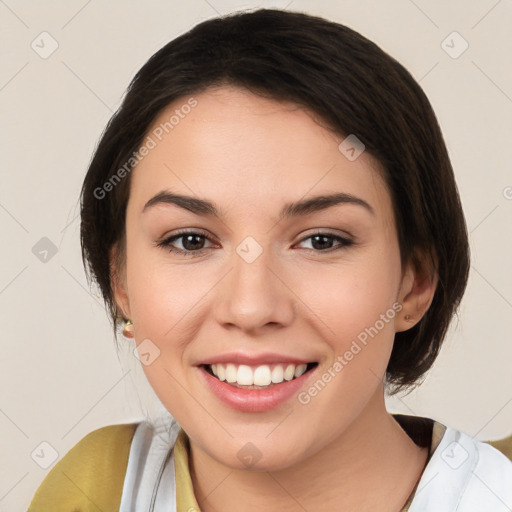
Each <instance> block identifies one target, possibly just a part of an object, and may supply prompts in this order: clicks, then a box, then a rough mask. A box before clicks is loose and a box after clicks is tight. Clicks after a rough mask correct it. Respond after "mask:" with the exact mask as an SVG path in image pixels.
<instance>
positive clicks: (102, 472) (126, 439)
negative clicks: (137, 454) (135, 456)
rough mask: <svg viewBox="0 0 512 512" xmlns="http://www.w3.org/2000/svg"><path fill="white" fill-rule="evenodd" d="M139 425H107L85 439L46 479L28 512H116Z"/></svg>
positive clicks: (71, 450)
mask: <svg viewBox="0 0 512 512" xmlns="http://www.w3.org/2000/svg"><path fill="white" fill-rule="evenodd" d="M137 425H138V423H127V424H119V425H108V426H105V427H101V428H98V429H96V430H94V431H92V432H90V433H89V434H87V435H86V436H85V437H83V438H82V439H81V440H80V441H79V442H78V443H77V444H76V445H75V446H73V448H71V449H70V450H69V451H68V452H67V453H66V454H65V455H64V457H62V459H61V460H60V461H59V462H57V464H56V465H55V466H54V467H53V468H52V470H51V471H50V472H49V473H48V474H47V475H46V477H45V479H44V480H43V482H42V483H41V485H40V486H39V488H38V489H37V491H36V493H35V494H34V497H33V498H32V502H31V503H30V506H29V509H28V512H47V511H54V510H73V511H77V512H78V511H82V510H90V509H91V506H93V508H94V509H95V510H96V509H100V510H117V509H118V507H119V502H120V499H121V494H122V487H123V481H124V477H125V472H126V466H127V463H128V456H129V452H130V445H131V442H132V438H133V435H134V433H135V430H136V428H137Z"/></svg>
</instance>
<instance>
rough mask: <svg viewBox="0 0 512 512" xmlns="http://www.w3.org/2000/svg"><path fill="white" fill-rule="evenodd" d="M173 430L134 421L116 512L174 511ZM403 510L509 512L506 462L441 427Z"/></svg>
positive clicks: (511, 471) (171, 424) (166, 424)
mask: <svg viewBox="0 0 512 512" xmlns="http://www.w3.org/2000/svg"><path fill="white" fill-rule="evenodd" d="M179 430H180V426H179V425H178V423H177V422H176V421H175V420H174V419H173V418H172V417H171V416H167V417H166V416H163V417H161V418H159V419H158V420H156V421H155V422H154V424H151V423H149V422H145V421H143V422H141V423H139V425H138V426H137V428H136V430H135V433H134V436H133V440H132V444H131V447H130V453H129V457H128V465H127V469H126V476H125V480H124V485H123V493H122V497H121V506H120V509H119V512H137V511H140V510H144V511H148V512H176V476H175V475H176V474H175V467H174V450H173V448H174V444H175V443H176V439H177V437H178V433H179ZM190 512H196V511H190ZM409 512H512V461H510V460H509V459H508V458H507V457H506V456H505V455H504V454H503V453H501V452H500V451H499V450H497V449H496V448H494V447H493V446H491V445H489V444H486V443H484V442H482V441H478V440H476V439H473V438H472V437H470V436H469V435H467V434H465V433H463V432H461V431H459V430H455V429H452V428H450V427H446V430H445V432H444V435H443V437H442V439H441V441H440V443H439V444H438V446H437V448H436V449H435V451H434V452H433V454H432V456H431V458H430V460H429V462H428V464H427V466H426V467H425V470H424V471H423V474H422V476H421V479H420V481H419V483H418V487H417V489H416V492H415V494H414V498H413V501H412V503H411V505H410V507H409Z"/></svg>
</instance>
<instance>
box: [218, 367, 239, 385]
mask: <svg viewBox="0 0 512 512" xmlns="http://www.w3.org/2000/svg"><path fill="white" fill-rule="evenodd" d="M217 366H218V365H217ZM236 375H237V373H236V366H235V365H234V364H228V365H227V366H226V380H227V381H228V382H236Z"/></svg>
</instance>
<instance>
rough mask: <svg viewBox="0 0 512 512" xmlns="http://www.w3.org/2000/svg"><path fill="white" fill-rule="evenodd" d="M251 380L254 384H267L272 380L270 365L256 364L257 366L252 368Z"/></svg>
mask: <svg viewBox="0 0 512 512" xmlns="http://www.w3.org/2000/svg"><path fill="white" fill-rule="evenodd" d="M253 381H254V382H253V384H254V385H255V386H268V385H269V384H270V383H271V382H272V375H271V373H270V366H267V365H266V364H265V365H263V366H258V368H256V370H254V376H253Z"/></svg>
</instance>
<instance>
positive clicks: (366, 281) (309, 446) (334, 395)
mask: <svg viewBox="0 0 512 512" xmlns="http://www.w3.org/2000/svg"><path fill="white" fill-rule="evenodd" d="M194 97H195V99H196V100H197V106H196V107H195V108H193V109H191V112H190V113H189V114H188V115H186V116H184V118H183V119H180V122H179V124H177V125H176V126H174V128H173V129H172V131H169V133H168V134H167V135H166V136H165V137H164V138H163V139H162V141H160V142H159V143H158V144H157V146H156V147H155V148H154V149H152V150H151V151H150V152H149V154H148V155H147V156H146V157H145V158H144V159H143V160H142V161H141V162H140V163H139V164H137V166H136V168H135V169H134V170H133V171H132V176H131V180H132V182H131V190H130V198H129V202H128V205H127V214H126V256H127V259H126V265H124V266H123V267H122V268H121V269H117V274H115V275H114V283H113V284H114V295H115V298H116V302H117V304H118V306H119V307H120V308H121V309H122V311H123V312H124V314H125V315H126V317H127V318H130V319H131V320H132V321H133V324H134V335H135V340H136V343H137V344H139V343H141V342H142V340H144V339H146V338H149V339H150V340H151V342H152V343H154V345H156V346H157V347H158V349H159V350H160V355H159V356H158V357H157V358H156V359H155V360H154V361H153V362H152V363H151V364H150V365H147V366H143V368H144V371H145V374H146V376H147V378H148V380H149V382H150V384H151V386H152V387H153V389H154V390H155V392H156V394H157V395H158V397H159V398H160V400H161V401H162V403H163V404H164V405H165V406H166V407H167V409H168V410H169V411H170V413H171V414H172V415H173V416H174V417H175V418H176V420H177V421H178V423H179V424H180V425H181V426H182V428H183V429H184V430H185V432H186V433H187V435H188V436H189V439H190V459H189V467H190V472H191V478H192V483H193V487H194V493H195V495H196V498H197V500H198V503H199V505H200V507H201V510H202V511H204V512H210V511H217V512H220V511H223V512H231V511H235V510H236V511H239V510H240V503H243V504H244V506H243V510H244V511H260V510H281V511H285V512H286V511H299V510H300V511H303V510H358V511H366V510H368V511H370V510H371V511H372V512H373V511H374V510H386V511H399V510H401V508H402V506H403V505H404V503H405V502H406V500H407V498H408V496H409V494H410V493H411V491H412V490H413V488H414V486H415V484H416V483H417V481H418V479H419V477H420V476H421V473H422V471H423V468H424V465H425V462H426V457H427V450H426V449H422V448H420V447H418V446H417V445H415V444H414V443H413V441H412V440H411V439H410V438H409V437H408V436H407V434H406V433H405V432H404V431H403V430H402V429H401V427H400V426H399V425H398V423H397V422H396V421H395V420H394V419H393V418H392V416H391V415H390V414H389V413H388V412H387V411H386V408H385V403H384V386H383V378H384V375H385V370H386V366H387V363H388V360H389V357H390V354H391V349H392V347H393V339H394V334H395V332H397V331H402V330H406V329H409V328H410V327H412V326H413V325H414V324H415V323H416V322H418V321H419V320H420V319H421V317H422V315H423V314H424V313H425V312H426V310H427V309H428V307H429V305H430V303H431V300H432V297H433V294H434V291H435V287H436V285H437V277H436V276H435V275H434V277H433V278H430V277H429V276H428V271H427V270H425V271H419V270H418V271H415V270H414V269H413V268H412V267H411V266H407V267H405V268H402V267H401V263H400V251H399V246H398V239H397V232H396V225H395V220H394V215H393V208H392V203H391V198H390V195H389V192H388V190H387V187H386V185H385V183H384V181H383V180H382V178H381V175H380V167H379V163H378V162H377V161H376V160H375V159H374V158H373V157H372V156H371V155H370V154H369V153H367V152H363V153H362V154H361V155H360V156H359V157H358V158H357V159H356V160H355V161H349V160H348V159H347V158H346V157H345V156H344V155H343V154H342V153H341V152H340V151H339V149H338V145H339V143H340V142H341V141H342V140H343V139H344V137H343V136H341V135H339V134H335V133H333V132H332V131H330V130H328V129H327V128H325V127H323V126H322V125H321V124H319V123H318V122H317V121H315V120H314V119H313V116H311V115H310V114H309V113H308V112H307V111H305V110H304V109H303V108H302V107H298V106H295V105H293V104H288V103H283V102H277V101H274V100H270V99H264V98H261V97H259V96H256V95H254V94H252V93H250V92H248V91H245V90H241V89H238V88H235V87H228V86H223V87H217V88H214V89H213V88H210V89H208V90H207V91H205V92H203V93H201V94H198V95H195V96H194ZM187 100H188V97H186V98H180V99H178V100H176V101H175V102H173V103H172V104H171V105H169V106H168V107H167V108H166V109H165V110H164V111H162V112H161V114H160V115H159V117H158V118H157V119H156V120H155V122H154V125H153V126H152V128H151V129H150V131H149V132H148V133H151V130H152V129H154V128H155V127H157V126H158V125H159V124H160V123H161V122H164V121H166V120H168V119H169V117H170V115H171V114H172V113H173V111H174V110H175V109H176V108H180V107H181V106H182V105H184V104H185V103H186V102H187ZM163 189H171V190H172V191H174V192H177V193H180V194H187V195H191V196H196V197H200V198H206V199H209V200H211V201H213V202H215V203H216V204H217V205H218V206H219V208H221V209H222V211H223V212H224V214H225V216H224V217H222V219H216V218H213V217H211V218H210V217H207V216H199V215H196V214H194V213H192V212H189V211H187V210H184V209H181V208H179V207H178V206H175V205H169V204H160V205H156V206H154V207H152V208H149V209H147V210H146V211H145V212H144V213H142V210H143V208H144V205H145V203H146V202H147V201H148V200H149V199H150V198H151V197H153V196H154V195H155V194H157V193H158V192H160V191H161V190H163ZM334 191H340V192H346V193H350V194H353V195H354V196H357V197H359V198H361V199H364V200H365V201H366V202H368V203H369V204H370V205H371V206H372V207H373V209H374V212H375V214H374V215H372V214H370V213H369V212H368V211H367V210H366V209H364V208H362V207H361V206H357V205H352V204H342V205H337V206H333V207H331V208H328V209H326V210H323V211H321V212H315V213H312V214H308V215H306V216H304V217H298V218H291V219H288V220H282V221H281V222H277V215H278V212H279V211H280V209H281V208H282V206H283V205H284V204H285V203H287V202H290V201H296V200H299V199H303V198H305V197H309V196H312V195H317V194H321V193H332V192H334ZM181 228H196V229H201V230H203V231H205V232H206V234H207V236H208V238H209V240H207V239H199V242H198V241H197V240H196V241H194V243H195V244H196V245H195V246H193V247H192V250H190V249H189V252H192V251H193V250H197V249H194V247H198V248H203V249H204V250H203V253H202V255H200V256H196V257H193V258H190V257H186V256H183V255H179V254H173V253H171V252H169V250H168V249H166V248H165V247H157V246H156V243H157V242H159V241H162V240H164V239H165V238H168V237H169V236H170V235H172V234H173V233H175V232H176V231H177V230H178V229H181ZM317 228H321V229H322V231H323V232H328V233H330V234H334V235H340V236H347V234H350V235H351V237H352V238H353V240H355V243H354V244H353V245H351V246H345V247H343V248H341V249H339V250H333V249H329V247H333V248H334V247H339V246H340V243H339V242H338V241H337V240H336V239H329V240H331V245H327V246H325V247H327V248H325V249H322V247H320V249H318V248H316V249H315V247H318V246H315V245H313V240H312V239H311V238H307V237H308V236H311V235H313V234H314V230H315V229H317ZM192 230H193V229H192ZM247 236H251V237H253V238H254V239H255V240H256V241H257V242H258V244H259V245H260V246H261V248H262V250H263V252H262V254H261V255H260V256H259V257H258V258H257V259H256V260H255V261H254V262H252V263H247V262H246V261H245V260H244V259H242V258H241V257H240V256H239V255H238V253H237V252H236V248H237V246H238V245H239V244H240V242H242V240H244V239H245V238H246V237H247ZM185 243H186V240H185V239H183V238H181V239H177V240H175V241H174V242H173V246H174V247H176V248H179V249H182V250H184V249H185V248H189V247H190V245H184V244H185ZM201 243H202V245H201ZM327 251H329V252H327ZM111 259H112V263H113V264H114V261H115V248H114V249H113V250H112V252H111ZM116 276H117V277H116ZM397 302H398V303H399V304H401V305H402V310H401V311H400V312H399V313H397V314H396V316H395V317H394V318H393V319H392V320H391V321H389V322H388V323H386V324H385V327H384V328H383V329H381V330H380V331H379V333H378V335H377V336H375V337H374V338H373V339H370V341H369V343H368V344H367V345H366V346H365V347H364V348H363V349H362V350H361V351H360V352H359V353H358V354H357V355H356V356H355V357H354V358H353V359H352V360H351V361H350V362H349V363H348V364H347V365H346V366H345V367H344V368H343V370H342V371H341V372H339V373H338V374H337V375H336V377H335V378H333V379H332V380H331V382H329V383H328V385H326V386H325V388H324V389H323V390H322V391H321V392H320V393H318V395H317V396H315V397H314V398H312V399H311V401H310V402H309V403H308V404H306V405H303V404H301V403H300V402H299V401H298V400H297V399H296V398H295V397H294V398H292V399H290V400H289V401H287V403H286V404H284V405H283V406H281V407H279V408H278V409H275V410H269V411H266V412H260V413H251V412H240V411H236V410H234V409H231V408H229V407H228V406H227V405H224V403H223V402H221V401H220V400H219V399H218V398H217V397H216V396H215V395H214V394H213V393H212V392H211V391H210V390H209V388H207V387H206V386H205V385H204V384H203V382H202V379H199V375H198V371H199V370H198V369H197V367H196V366H195V365H196V364H197V363H198V362H199V361H200V360H201V359H204V358H206V357H211V356H213V355H215V354H219V353H224V352H229V351H235V350H242V351H246V352H249V353H261V352H264V351H273V352H278V353H282V354H293V355H295V356H297V357H301V358H305V359H307V360H308V361H318V363H319V368H318V369H317V374H318V375H321V374H322V373H323V372H325V371H327V369H328V368H329V367H331V366H332V364H333V363H334V361H335V360H336V357H337V356H338V355H342V354H344V353H345V352H346V351H347V350H348V349H349V347H350V345H351V343H352V341H353V340H354V339H356V337H357V335H358V334H359V333H360V332H361V331H364V329H365V328H366V327H369V326H373V325H374V324H375V322H376V320H378V319H379V315H381V314H383V313H385V312H386V311H387V310H388V309H390V308H391V307H392V305H393V304H394V303H397ZM407 314H408V315H410V316H411V317H412V320H409V321H406V320H405V315H407ZM247 442H251V443H253V444H254V445H255V446H256V447H257V449H258V450H259V452H260V454H261V458H260V460H259V461H258V462H257V463H256V464H255V465H254V466H252V467H251V468H248V467H246V466H244V464H243V463H242V462H241V461H240V460H239V458H238V457H237V453H238V451H239V450H240V449H241V448H242V447H243V446H244V445H246V443H247Z"/></svg>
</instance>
